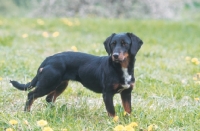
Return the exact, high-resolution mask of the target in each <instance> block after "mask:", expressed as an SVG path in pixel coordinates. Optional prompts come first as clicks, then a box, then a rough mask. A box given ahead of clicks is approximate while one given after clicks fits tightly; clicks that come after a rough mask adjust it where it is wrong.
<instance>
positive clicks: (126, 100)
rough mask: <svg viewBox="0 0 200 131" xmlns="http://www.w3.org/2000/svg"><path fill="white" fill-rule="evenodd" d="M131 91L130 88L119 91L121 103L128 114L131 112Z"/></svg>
mask: <svg viewBox="0 0 200 131" xmlns="http://www.w3.org/2000/svg"><path fill="white" fill-rule="evenodd" d="M131 91H132V89H127V90H124V91H122V92H121V99H122V104H123V107H124V110H125V111H126V112H127V113H128V114H131Z"/></svg>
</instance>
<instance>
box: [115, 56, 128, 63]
mask: <svg viewBox="0 0 200 131" xmlns="http://www.w3.org/2000/svg"><path fill="white" fill-rule="evenodd" d="M112 60H113V61H114V62H116V63H121V62H123V61H124V60H125V57H124V56H123V57H121V58H115V57H114V56H112Z"/></svg>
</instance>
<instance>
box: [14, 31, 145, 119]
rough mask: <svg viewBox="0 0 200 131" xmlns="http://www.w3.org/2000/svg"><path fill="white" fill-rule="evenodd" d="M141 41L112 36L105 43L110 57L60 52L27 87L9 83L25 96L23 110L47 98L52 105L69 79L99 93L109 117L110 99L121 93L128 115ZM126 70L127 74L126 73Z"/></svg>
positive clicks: (40, 68) (122, 34)
mask: <svg viewBox="0 0 200 131" xmlns="http://www.w3.org/2000/svg"><path fill="white" fill-rule="evenodd" d="M141 45H142V41H141V40H140V39H139V38H138V37H137V36H135V35H133V34H132V33H121V34H112V35H111V36H110V37H108V38H107V39H106V41H105V42H104V46H105V49H106V51H107V53H108V54H109V55H110V56H103V57H99V56H94V55H90V54H85V53H80V52H62V53H58V54H55V55H53V56H49V57H47V58H46V59H45V60H44V61H43V62H42V64H41V65H40V67H39V68H38V70H37V74H36V76H35V77H34V78H33V80H32V81H31V82H29V83H27V84H20V83H18V82H17V81H10V82H11V83H12V84H13V86H14V87H16V88H17V89H20V90H28V89H31V88H34V87H35V90H33V91H31V92H29V93H28V99H27V102H26V106H25V111H29V110H30V108H31V105H32V103H33V101H34V100H35V99H37V98H38V97H42V96H44V95H47V97H46V100H47V102H55V100H56V98H57V97H58V96H59V95H60V94H61V93H62V92H63V91H64V90H65V89H66V87H67V85H68V81H69V80H73V81H78V82H80V83H82V84H83V86H85V87H86V88H88V89H90V90H92V91H94V92H96V93H102V94H103V99H104V103H105V106H106V109H107V111H108V114H109V115H110V116H115V110H114V105H113V96H114V94H116V93H120V94H121V98H122V103H123V106H124V109H125V111H126V112H127V113H131V91H132V89H133V84H134V82H135V78H134V63H135V55H136V53H137V51H138V50H139V48H140V46H141ZM126 70H127V72H126Z"/></svg>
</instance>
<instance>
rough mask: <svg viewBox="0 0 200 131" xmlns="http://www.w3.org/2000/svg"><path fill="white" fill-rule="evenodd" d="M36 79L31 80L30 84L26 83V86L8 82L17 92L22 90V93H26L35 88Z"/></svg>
mask: <svg viewBox="0 0 200 131" xmlns="http://www.w3.org/2000/svg"><path fill="white" fill-rule="evenodd" d="M37 81H38V79H37V75H36V76H35V77H34V78H33V80H32V81H31V82H28V83H27V84H20V83H19V82H17V81H10V83H11V84H12V85H13V86H14V87H16V88H17V89H19V90H23V91H27V90H30V89H32V88H34V87H35V86H36V83H37Z"/></svg>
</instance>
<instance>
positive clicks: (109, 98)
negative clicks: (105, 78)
mask: <svg viewBox="0 0 200 131" xmlns="http://www.w3.org/2000/svg"><path fill="white" fill-rule="evenodd" d="M113 96H114V93H111V92H105V93H103V100H104V103H105V106H106V110H107V112H108V115H109V116H111V117H115V108H114V105H113Z"/></svg>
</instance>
